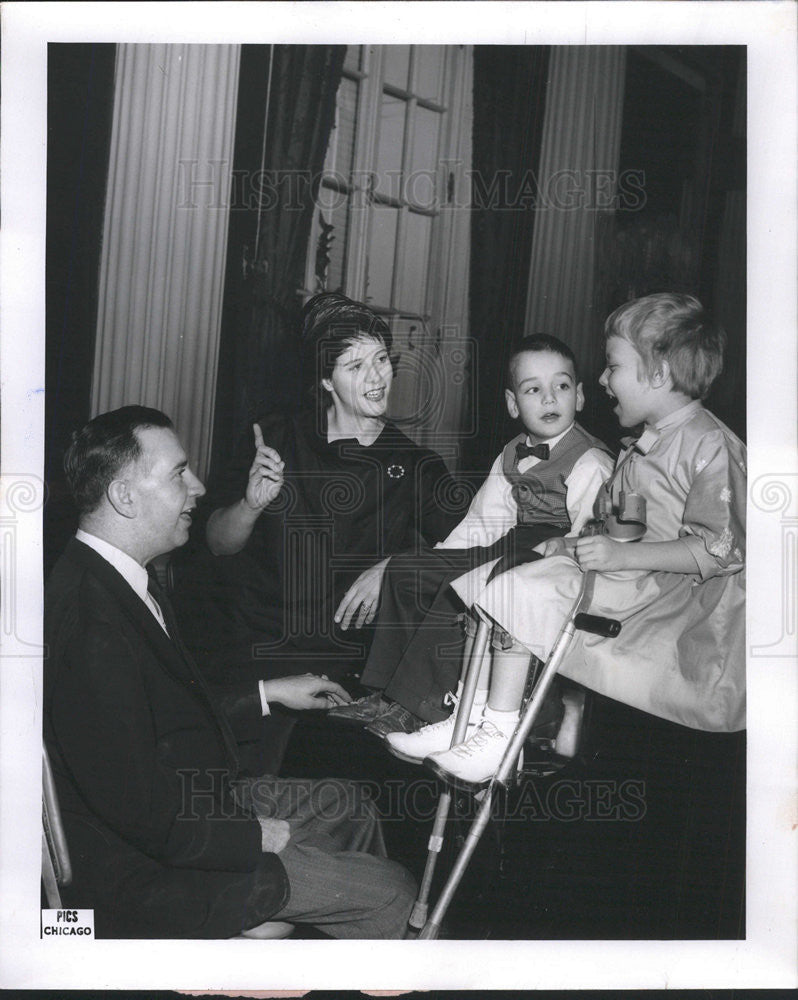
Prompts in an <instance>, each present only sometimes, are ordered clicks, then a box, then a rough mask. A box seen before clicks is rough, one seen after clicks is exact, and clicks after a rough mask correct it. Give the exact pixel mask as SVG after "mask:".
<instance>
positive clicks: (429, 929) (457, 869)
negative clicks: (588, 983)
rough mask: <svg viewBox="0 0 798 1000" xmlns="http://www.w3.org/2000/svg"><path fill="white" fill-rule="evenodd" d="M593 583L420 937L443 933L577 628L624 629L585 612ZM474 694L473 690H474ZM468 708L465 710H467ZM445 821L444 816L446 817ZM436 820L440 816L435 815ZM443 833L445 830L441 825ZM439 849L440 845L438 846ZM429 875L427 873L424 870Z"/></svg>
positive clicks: (557, 646)
mask: <svg viewBox="0 0 798 1000" xmlns="http://www.w3.org/2000/svg"><path fill="white" fill-rule="evenodd" d="M593 584H594V573H593V572H592V571H591V572H588V573H585V574H584V577H583V579H582V586H581V589H580V593H579V596H578V598H577V599H576V602H575V603H574V606H573V608H572V610H571V614H570V615H569V616H568V618H567V619H566V621H565V623H564V624H563V627H562V629H561V630H560V633H559V635H558V637H557V640H556V642H555V643H554V646H553V647H552V650H551V653H550V654H549V658H548V660H547V661H546V664H545V666H544V667H543V669H542V670H541V672H540V676H539V677H538V679H537V681H536V683H535V686H534V688H533V691H532V695H531V697H530V699H529V701H528V702H527V704H526V707H525V709H524V712H523V715H522V717H521V719H520V721H519V723H518V726H517V728H516V730H515V733H514V734H513V737H512V739H511V740H510V743H509V745H508V747H507V749H506V750H505V753H504V756H503V757H502V759H501V763H500V764H499V767H498V769H497V771H496V774H495V775H494V776H493V778H491V780H490V783H489V784H488V786H487V788H486V790H485V794H484V798H483V800H482V804H481V806H480V808H479V812H478V813H477V815H476V818H475V819H474V822H473V823H472V824H471V828H470V829H469V831H468V835H467V836H466V839H465V843H464V844H463V847H462V849H461V850H460V853H459V855H458V856H457V860H456V861H455V863H454V866H453V868H452V871H451V873H450V875H449V878H448V879H447V881H446V884H445V885H444V887H443V890H442V892H441V895H440V898H439V900H438V902H437V904H436V905H435V907H434V909H433V911H432V915H431V916H430V917H429V919H428V920H427V922H426V923H425V924H424V926H423V928H422V930H421V933H420V934H419V938H420V939H431V938H437V937H438V934H439V932H440V927H441V923H442V921H443V918H444V916H445V915H446V911H447V910H448V908H449V904H450V903H451V901H452V897H453V896H454V893H455V892H456V890H457V887H458V886H459V884H460V881H461V880H462V878H463V875H464V874H465V871H466V868H467V867H468V863H469V861H470V860H471V857H472V855H473V854H474V851H475V850H476V847H477V844H478V843H479V840H480V837H481V836H482V833H483V831H484V830H485V827H486V826H487V824H488V822H489V820H490V817H491V808H492V805H493V796H494V792H495V790H496V788H497V787H498V786H499V785H501V786H502V787H504V788H506V787H507V786H508V784H509V782H510V780H511V775H512V774H513V773H514V770H515V765H516V761H517V760H518V756H519V754H520V753H521V750H522V748H523V746H524V743H525V742H526V740H527V737H528V736H529V733H530V732H531V730H532V727H533V726H534V724H535V719H536V717H537V715H538V713H539V711H540V708H541V706H542V704H543V702H544V700H545V698H546V694H547V693H548V690H549V688H550V687H551V684H552V682H553V681H554V677H555V675H556V674H557V671H558V670H559V667H560V664H561V663H562V660H563V657H564V656H565V653H566V652H567V650H568V647H569V646H570V644H571V641H572V639H573V637H574V634H575V632H576V631H577V629H579V630H581V631H584V632H592V633H594V634H595V635H602V636H607V637H609V636H616V635H618V633H619V632H620V630H621V626H620V623H619V622H617V621H613V620H612V619H609V618H599V617H597V616H596V615H590V614H587V613H586V609H587V608H588V607H589V606H590V602H591V600H592V598H593ZM480 629H482V624H480ZM489 631H490V627H489V626H488V625H485V630H484V635H485V642H484V645H485V647H487V638H488V634H489ZM478 639H479V632H478V633H477V640H478ZM476 645H477V642H476V640H475V643H474V646H475V648H476ZM472 668H473V660H472V663H471V664H470V665H469V680H470V674H471V669H472ZM474 686H476V675H475V677H474ZM466 693H467V692H466V691H464V692H463V698H462V700H461V705H460V707H459V711H458V717H457V725H459V724H460V722H461V721H462V722H463V726H462V729H463V732H465V721H466V720H467V718H468V716H467V714H465V715H464V714H463V711H464V710H463V706H462V702H466V705H469V704H470V703H469V702H467V701H466ZM472 694H473V692H472ZM467 710H468V709H467V708H466V709H465V712H467ZM444 796H446V798H447V806H446V808H447V811H448V802H449V801H450V800H451V792H449V791H448V789H447V790H446V791H445V792H444V793H443V794H442V795H441V800H443V798H444ZM444 820H445V816H444ZM436 822H437V817H436ZM440 833H441V835H442V833H443V830H442V828H441V831H440ZM438 850H440V847H439V848H438ZM425 875H426V873H425Z"/></svg>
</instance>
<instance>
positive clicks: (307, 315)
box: [302, 292, 392, 394]
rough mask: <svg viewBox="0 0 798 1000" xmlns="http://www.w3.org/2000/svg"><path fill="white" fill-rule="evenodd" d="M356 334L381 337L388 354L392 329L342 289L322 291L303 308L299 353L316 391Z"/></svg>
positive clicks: (311, 387)
mask: <svg viewBox="0 0 798 1000" xmlns="http://www.w3.org/2000/svg"><path fill="white" fill-rule="evenodd" d="M358 337H371V338H373V339H374V340H381V341H382V342H383V343H384V344H385V347H386V350H387V351H388V352H389V353H390V350H391V343H392V337H391V329H390V327H389V326H388V324H387V323H386V322H385V320H384V319H382V318H381V317H380V316H378V315H377V314H376V313H375V312H373V311H372V310H371V309H369V308H368V306H365V305H363V304H362V303H360V302H355V300H354V299H350V298H348V297H347V296H346V295H343V294H342V293H341V292H321V293H320V294H319V295H314V296H313V298H312V299H309V300H308V302H307V303H306V304H305V307H304V309H303V310H302V354H303V359H302V360H303V369H304V372H305V376H306V377H305V382H306V383H307V387H308V389H310V390H311V391H312V392H314V393H315V394H318V393H320V392H321V389H320V383H321V380H322V379H324V378H329V377H330V376H331V375H332V371H333V368H335V363H336V361H337V360H338V358H339V357H340V356H341V355H342V354H343V353H344V351H346V350H347V348H348V347H349V346H350V345H351V343H352V341H354V340H357V339H358Z"/></svg>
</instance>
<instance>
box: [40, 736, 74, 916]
mask: <svg viewBox="0 0 798 1000" xmlns="http://www.w3.org/2000/svg"><path fill="white" fill-rule="evenodd" d="M42 882H43V884H44V893H45V897H46V899H47V905H48V906H49V908H50V909H51V910H60V909H61V892H60V890H61V888H62V887H63V886H67V885H70V883H71V882H72V865H71V863H70V860H69V848H68V847H67V842H66V835H65V833H64V826H63V823H62V822H61V810H60V808H59V806H58V795H57V794H56V790H55V780H54V779H53V770H52V767H51V766H50V758H49V756H48V754H47V748H46V747H45V746H42Z"/></svg>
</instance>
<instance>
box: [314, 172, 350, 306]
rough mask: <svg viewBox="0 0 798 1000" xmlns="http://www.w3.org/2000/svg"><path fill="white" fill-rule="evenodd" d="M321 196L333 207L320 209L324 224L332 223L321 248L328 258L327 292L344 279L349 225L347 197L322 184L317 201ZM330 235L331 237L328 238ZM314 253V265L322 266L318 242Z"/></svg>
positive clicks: (321, 235) (343, 281)
mask: <svg viewBox="0 0 798 1000" xmlns="http://www.w3.org/2000/svg"><path fill="white" fill-rule="evenodd" d="M322 198H324V199H325V200H327V201H328V202H329V203H330V204H331V205H332V206H333V207H332V208H328V209H322V211H321V219H322V220H323V223H324V225H325V226H328V225H332V227H333V228H332V230H330V231H329V232H327V234H326V235H327V240H326V242H325V247H326V250H325V249H324V248H322V249H321V255H323V254H324V253H325V252H326V254H327V256H328V258H329V261H328V265H327V275H326V277H327V282H326V286H325V287H326V289H327V291H328V292H337V291H338V290H339V289H342V288H343V287H344V283H345V280H346V248H347V244H348V242H349V225H350V213H349V199H348V198H347V197H346V196H345V195H343V194H341V193H339V192H337V191H330V190H326V189H325V188H324V186H322V187H321V188H320V190H319V201H320V202H322ZM323 229H324V226H320V238H323V236H324V234H323V232H322V230H323ZM330 237H332V239H330ZM314 252H315V253H316V258H315V259H316V267H317V269H318V268H321V267H322V266H323V261H322V260H321V259H320V248H319V246H318V244H317V245H316V247H315V248H314ZM322 278H323V275H320V274H318V273H317V274H316V279H317V280H321V279H322Z"/></svg>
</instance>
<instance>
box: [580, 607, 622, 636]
mask: <svg viewBox="0 0 798 1000" xmlns="http://www.w3.org/2000/svg"><path fill="white" fill-rule="evenodd" d="M574 627H575V628H577V629H578V630H579V631H580V632H591V633H592V634H593V635H603V636H605V637H606V638H608V639H611V638H615V636H616V635H618V634H619V633H620V631H621V623H620V622H618V621H615V619H614V618H601V617H600V616H599V615H587V614H585V613H584V612H582V613H581V614H578V615H576V617H575V618H574Z"/></svg>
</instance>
